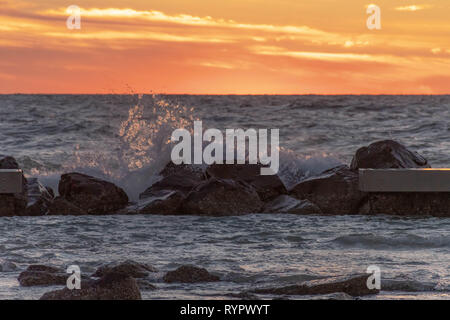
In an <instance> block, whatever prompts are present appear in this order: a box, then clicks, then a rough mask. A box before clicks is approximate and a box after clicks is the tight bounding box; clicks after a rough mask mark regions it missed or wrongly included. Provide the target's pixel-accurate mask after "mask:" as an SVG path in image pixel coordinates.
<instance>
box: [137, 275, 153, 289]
mask: <svg viewBox="0 0 450 320" xmlns="http://www.w3.org/2000/svg"><path fill="white" fill-rule="evenodd" d="M136 283H137V285H138V287H139V289H140V290H142V291H153V290H157V289H158V288H157V287H156V286H154V285H153V284H151V283H150V281H148V280H147V279H142V278H137V279H136Z"/></svg>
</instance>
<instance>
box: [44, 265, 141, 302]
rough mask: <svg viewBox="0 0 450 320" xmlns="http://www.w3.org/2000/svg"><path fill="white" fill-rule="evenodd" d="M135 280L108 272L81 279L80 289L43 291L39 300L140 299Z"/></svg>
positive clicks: (124, 275)
mask: <svg viewBox="0 0 450 320" xmlns="http://www.w3.org/2000/svg"><path fill="white" fill-rule="evenodd" d="M141 299H142V297H141V292H140V290H139V287H138V284H137V282H136V280H135V279H134V278H132V277H130V276H127V275H126V274H123V273H120V272H119V273H116V272H110V273H107V274H106V275H104V276H103V277H102V278H100V279H99V280H97V281H84V282H83V281H82V282H81V289H79V290H76V289H74V290H70V289H68V288H67V287H66V288H64V289H61V290H55V291H51V292H47V293H45V294H44V295H43V296H42V297H41V298H40V300H141Z"/></svg>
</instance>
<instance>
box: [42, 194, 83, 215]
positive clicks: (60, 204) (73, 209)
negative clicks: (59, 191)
mask: <svg viewBox="0 0 450 320" xmlns="http://www.w3.org/2000/svg"><path fill="white" fill-rule="evenodd" d="M48 214H49V215H63V216H65V215H76V216H79V215H86V214H88V213H87V211H86V210H84V209H81V208H80V207H77V206H76V205H74V204H73V203H71V202H69V201H67V200H66V199H64V198H61V197H56V198H55V199H54V200H53V201H52V203H51V204H50V206H49V208H48Z"/></svg>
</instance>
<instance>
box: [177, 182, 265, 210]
mask: <svg viewBox="0 0 450 320" xmlns="http://www.w3.org/2000/svg"><path fill="white" fill-rule="evenodd" d="M263 205H264V203H263V202H262V201H261V199H260V198H259V196H258V193H257V192H256V191H255V189H254V188H253V187H252V186H251V185H249V184H247V183H245V182H243V181H234V180H223V179H216V178H211V179H209V180H207V181H205V182H203V183H201V184H200V185H198V186H197V187H196V188H195V189H194V190H192V191H191V192H190V193H189V195H188V196H187V198H186V199H185V200H184V201H183V205H182V211H183V213H185V214H193V215H210V216H229V215H240V214H246V213H259V212H261V211H262V208H263Z"/></svg>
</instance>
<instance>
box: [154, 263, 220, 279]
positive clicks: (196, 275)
mask: <svg viewBox="0 0 450 320" xmlns="http://www.w3.org/2000/svg"><path fill="white" fill-rule="evenodd" d="M163 280H164V282H167V283H174V282H178V283H197V282H215V281H220V278H219V277H218V276H214V275H212V274H210V273H209V272H208V271H207V270H206V269H204V268H198V267H194V266H181V267H179V268H178V269H176V270H174V271H169V272H167V274H166V275H165V276H164V278H163Z"/></svg>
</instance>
